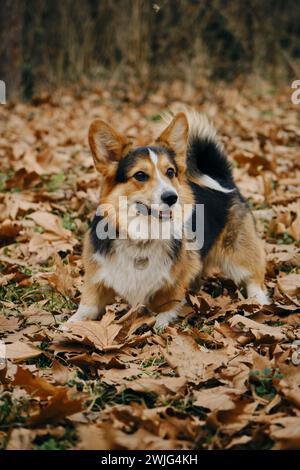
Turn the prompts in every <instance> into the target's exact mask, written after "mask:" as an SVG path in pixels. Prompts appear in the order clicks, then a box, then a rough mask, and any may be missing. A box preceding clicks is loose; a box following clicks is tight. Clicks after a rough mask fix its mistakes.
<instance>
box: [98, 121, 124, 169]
mask: <svg viewBox="0 0 300 470" xmlns="http://www.w3.org/2000/svg"><path fill="white" fill-rule="evenodd" d="M89 144H90V148H91V152H92V155H93V158H94V163H95V167H96V170H98V171H99V173H101V174H102V175H104V176H106V175H108V174H110V173H111V172H112V171H113V170H114V169H115V167H116V166H117V163H118V161H119V160H120V159H121V158H122V156H123V154H124V152H125V151H126V148H128V147H129V144H130V143H129V141H128V140H127V139H126V137H124V136H123V135H122V134H120V133H119V132H117V131H115V129H113V128H112V127H111V126H110V124H107V122H105V121H102V120H100V119H97V120H96V121H94V122H92V124H91V125H90V129H89Z"/></svg>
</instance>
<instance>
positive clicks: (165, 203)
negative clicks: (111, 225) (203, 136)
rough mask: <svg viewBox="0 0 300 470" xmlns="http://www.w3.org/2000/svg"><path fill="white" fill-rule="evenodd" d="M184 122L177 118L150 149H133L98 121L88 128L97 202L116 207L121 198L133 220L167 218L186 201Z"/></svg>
mask: <svg viewBox="0 0 300 470" xmlns="http://www.w3.org/2000/svg"><path fill="white" fill-rule="evenodd" d="M187 140H188V121H187V118H186V116H185V114H184V113H179V114H177V115H176V116H175V117H174V118H173V120H172V121H171V123H170V124H169V125H168V127H167V128H166V129H165V130H164V131H163V132H162V134H161V135H160V136H159V137H158V138H157V139H156V141H155V143H154V145H150V146H145V147H134V146H132V144H131V143H130V142H129V141H128V140H127V138H126V137H124V136H123V135H121V134H120V133H118V132H117V131H115V130H114V129H113V128H112V127H111V126H110V125H109V124H107V123H106V122H104V121H102V120H96V121H94V122H93V123H92V124H91V126H90V129H89V143H90V148H91V151H92V155H93V158H94V162H95V167H96V169H97V171H98V172H99V173H100V174H101V175H102V177H103V184H102V191H101V203H102V204H103V203H104V204H111V205H112V206H113V207H114V208H115V209H117V207H118V206H119V205H120V198H123V199H125V198H126V201H127V207H131V208H133V209H134V210H135V213H134V216H135V217H136V216H137V215H140V216H143V217H145V216H146V217H150V216H152V217H156V218H157V219H158V220H160V222H164V221H166V220H170V218H171V219H172V217H173V215H174V212H175V211H176V209H177V208H178V207H182V206H183V205H184V204H187V203H191V193H190V189H189V186H188V185H187V183H186V178H185V170H186V152H187Z"/></svg>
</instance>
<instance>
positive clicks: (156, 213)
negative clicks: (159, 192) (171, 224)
mask: <svg viewBox="0 0 300 470" xmlns="http://www.w3.org/2000/svg"><path fill="white" fill-rule="evenodd" d="M136 209H137V215H146V216H147V215H150V216H151V217H156V218H157V219H159V220H172V219H173V212H172V210H171V209H164V210H160V209H157V208H153V207H148V206H146V205H145V204H143V203H141V202H137V203H136Z"/></svg>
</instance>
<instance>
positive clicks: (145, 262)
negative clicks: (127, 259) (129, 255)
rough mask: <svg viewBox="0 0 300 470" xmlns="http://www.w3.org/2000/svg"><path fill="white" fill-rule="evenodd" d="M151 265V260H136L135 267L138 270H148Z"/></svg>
mask: <svg viewBox="0 0 300 470" xmlns="http://www.w3.org/2000/svg"><path fill="white" fill-rule="evenodd" d="M148 264H149V258H148V257H147V258H135V259H134V267H135V268H136V269H146V268H147V266H148Z"/></svg>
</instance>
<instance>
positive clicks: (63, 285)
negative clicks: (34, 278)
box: [38, 253, 75, 297]
mask: <svg viewBox="0 0 300 470" xmlns="http://www.w3.org/2000/svg"><path fill="white" fill-rule="evenodd" d="M54 262H55V271H54V272H52V273H40V274H39V276H38V277H39V278H42V279H47V281H48V282H49V284H50V285H51V286H52V287H54V288H55V289H56V290H57V291H58V292H60V293H61V294H63V295H66V296H69V297H73V295H74V293H75V287H74V278H73V277H72V276H71V272H70V266H69V265H65V264H64V263H63V262H62V260H61V258H60V256H58V255H57V253H55V254H54Z"/></svg>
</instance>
